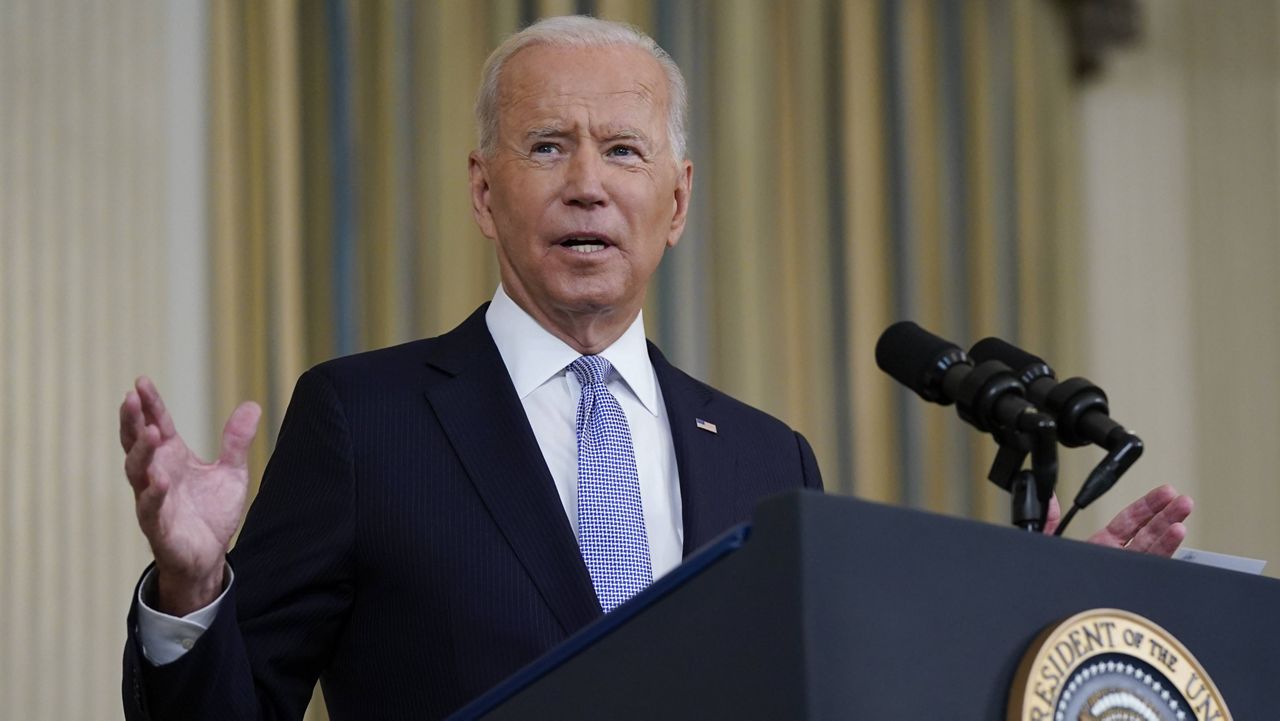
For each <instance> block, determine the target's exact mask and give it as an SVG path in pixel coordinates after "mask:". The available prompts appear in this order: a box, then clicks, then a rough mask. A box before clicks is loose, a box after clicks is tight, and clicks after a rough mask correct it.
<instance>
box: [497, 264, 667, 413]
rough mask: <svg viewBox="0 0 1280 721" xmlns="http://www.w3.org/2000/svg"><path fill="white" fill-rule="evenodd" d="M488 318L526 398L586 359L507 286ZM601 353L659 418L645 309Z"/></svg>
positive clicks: (500, 290) (518, 392)
mask: <svg viewBox="0 0 1280 721" xmlns="http://www.w3.org/2000/svg"><path fill="white" fill-rule="evenodd" d="M484 320H485V324H486V325H488V326H489V334H490V335H492V336H493V342H494V344H495V345H497V346H498V353H499V355H501V356H502V362H503V363H504V364H505V365H506V366H507V373H509V374H510V375H511V382H512V383H513V384H514V385H515V388H516V395H517V396H519V397H520V399H521V400H524V399H525V398H526V397H527V396H528V395H529V394H530V393H532V392H533V391H534V390H536V389H537V388H538V387H539V386H541V385H542V384H543V383H546V382H547V379H549V378H551V377H553V376H555V375H558V374H560V373H562V372H564V371H565V369H566V368H567V367H568V366H569V364H570V363H572V362H574V361H575V360H577V359H578V357H579V356H580V355H582V354H581V353H579V352H578V351H576V350H574V349H573V348H572V347H570V346H569V344H567V343H565V342H564V341H562V340H560V339H559V338H557V337H555V336H554V335H552V334H551V333H550V332H548V331H547V330H546V329H545V328H543V327H542V326H540V325H538V321H536V320H534V319H533V316H531V315H529V314H528V313H526V312H525V310H524V309H523V308H521V307H520V306H518V305H516V302H515V301H514V300H512V299H511V296H509V295H507V292H506V291H505V290H503V288H502V285H501V284H499V285H498V289H497V290H496V291H494V294H493V302H492V303H490V304H489V309H488V310H487V311H485V315H484ZM600 355H601V356H603V357H604V358H605V360H607V361H609V364H610V365H612V366H613V368H614V370H615V371H617V373H618V375H619V376H620V377H621V378H622V380H623V382H624V383H626V384H627V386H628V387H629V388H630V389H631V392H632V393H635V395H636V398H637V399H639V401H640V403H641V404H642V405H643V406H644V407H645V410H647V411H649V412H650V413H652V414H653V415H655V416H656V415H658V386H657V381H656V379H655V376H654V372H653V362H652V361H651V360H650V359H649V347H648V344H646V343H645V338H644V311H641V312H640V313H638V314H636V319H635V320H634V321H632V323H631V325H630V326H629V327H628V328H627V330H626V332H625V333H623V334H622V336H621V337H620V338H618V340H616V341H614V342H613V345H610V346H609V347H608V348H605V349H604V350H603V351H601V352H600Z"/></svg>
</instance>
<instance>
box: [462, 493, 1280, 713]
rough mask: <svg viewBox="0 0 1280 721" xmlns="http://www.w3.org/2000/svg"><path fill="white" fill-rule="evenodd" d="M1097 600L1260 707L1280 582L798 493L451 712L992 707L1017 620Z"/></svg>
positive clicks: (1025, 635)
mask: <svg viewBox="0 0 1280 721" xmlns="http://www.w3.org/2000/svg"><path fill="white" fill-rule="evenodd" d="M737 546H741V547H740V548H736V547H737ZM735 548H736V550H735ZM1099 607H1110V608H1119V609H1124V610H1128V611H1132V612H1134V613H1137V614H1140V615H1142V616H1145V617H1147V618H1149V619H1150V620H1152V621H1154V622H1155V623H1157V624H1159V625H1161V626H1163V627H1164V628H1165V629H1166V630H1168V631H1169V632H1170V633H1172V634H1173V635H1174V636H1176V637H1177V638H1178V639H1179V640H1180V641H1182V643H1183V644H1184V645H1185V646H1186V647H1187V648H1188V649H1189V650H1190V651H1191V653H1192V654H1193V655H1194V656H1195V657H1196V659H1197V660H1198V661H1199V662H1200V663H1201V665H1202V666H1203V667H1204V669H1205V670H1206V671H1207V672H1208V674H1209V675H1210V677H1211V678H1212V679H1213V680H1214V682H1215V683H1216V684H1217V686H1218V689H1219V690H1220V691H1221V692H1222V696H1223V698H1224V699H1225V701H1226V704H1227V706H1228V708H1230V709H1231V712H1232V714H1233V715H1234V717H1235V718H1236V719H1239V720H1242V721H1248V720H1249V719H1264V718H1275V717H1276V716H1275V709H1276V708H1277V698H1280V691H1275V690H1273V689H1274V687H1275V684H1276V679H1278V678H1280V582H1277V581H1275V580H1273V579H1267V578H1262V577H1255V576H1249V575H1245V574H1240V573H1235V572H1231V571H1223V570H1219V569H1215V568H1208V567H1204V566H1197V565H1193V564H1190V563H1186V562H1180V561H1171V560H1167V559H1163V558H1155V557H1151V556H1144V555H1140V554H1136V553H1130V552H1126V551H1119V550H1114V549H1108V548H1102V547H1098V546H1093V545H1089V544H1085V543H1079V542H1075V541H1069V540H1064V539H1060V538H1052V537H1047V536H1040V535H1033V534H1029V533H1026V532H1024V531H1018V530H1015V529H1011V528H1003V527H998V526H992V525H988V524H982V523H976V522H972V521H966V520H959V519H954V518H947V517H943V516H937V515H933V514H927V513H921V512H918V511H909V510H903V509H897V508H890V507H886V506H881V505H877V504H872V503H867V502H863V501H857V500H854V499H850V498H840V497H832V496H824V495H821V494H819V493H813V492H796V493H790V494H787V495H784V496H780V497H777V498H774V499H771V500H768V501H765V502H764V503H762V504H761V505H760V507H759V508H758V509H757V511H756V517H755V522H754V525H753V527H752V528H751V529H750V531H749V533H748V532H747V531H746V529H739V530H738V531H735V532H734V533H731V534H730V535H729V536H727V537H726V538H725V539H722V541H721V543H720V544H719V545H718V546H714V547H712V548H709V549H707V550H706V551H705V552H704V553H703V554H702V555H699V556H695V557H694V558H692V559H691V560H690V561H689V562H687V563H686V564H685V565H684V566H681V568H679V569H677V570H676V571H675V572H673V573H672V575H671V576H669V577H667V578H664V579H660V580H659V582H658V583H656V584H655V585H654V586H653V587H651V588H650V589H649V590H647V591H645V592H644V593H642V594H641V595H639V596H637V597H636V598H635V599H633V600H632V601H631V602H628V604H626V605H624V606H623V607H621V608H620V609H618V610H617V611H615V612H614V613H612V614H610V615H608V616H606V617H605V618H603V619H601V620H600V621H599V622H597V623H596V624H593V625H592V626H590V627H588V628H586V629H583V631H581V632H580V633H579V634H578V635H577V636H575V637H573V638H571V639H570V640H569V641H567V642H566V643H565V644H564V646H562V647H561V648H558V649H554V650H553V651H551V652H550V653H548V654H547V656H546V657H544V658H543V659H540V660H539V661H538V662H535V663H534V664H532V665H531V666H530V667H528V668H526V669H524V670H523V671H521V672H520V673H518V674H516V675H515V676H513V677H512V678H511V679H508V681H507V682H506V683H504V684H503V685H501V686H499V687H498V688H496V689H494V691H493V692H491V693H490V694H487V695H486V696H484V697H481V698H480V699H477V701H476V702H474V703H472V704H470V705H469V706H467V707H466V708H464V709H462V710H461V711H460V712H459V713H458V714H457V715H456V716H455V717H454V718H484V719H495V720H497V719H604V718H607V719H659V718H661V719H713V718H714V719H720V718H724V719H729V718H733V719H769V720H778V719H788V720H789V719H877V720H879V719H929V718H946V719H975V720H976V719H982V720H983V721H990V720H991V719H1000V718H1004V717H1005V713H1006V705H1007V703H1008V694H1009V690H1010V685H1011V683H1012V680H1013V677H1014V674H1015V671H1016V669H1017V666H1018V663H1019V661H1020V660H1021V658H1022V656H1023V654H1024V653H1025V652H1026V651H1027V649H1028V646H1029V645H1030V644H1031V642H1032V640H1033V639H1034V637H1035V636H1036V635H1037V634H1038V633H1039V632H1040V631H1042V630H1043V629H1044V628H1045V627H1047V626H1049V625H1051V624H1053V623H1056V622H1057V621H1060V620H1062V619H1064V618H1066V617H1068V616H1071V615H1073V614H1075V613H1077V612H1079V611H1082V610H1086V609H1091V608H1099Z"/></svg>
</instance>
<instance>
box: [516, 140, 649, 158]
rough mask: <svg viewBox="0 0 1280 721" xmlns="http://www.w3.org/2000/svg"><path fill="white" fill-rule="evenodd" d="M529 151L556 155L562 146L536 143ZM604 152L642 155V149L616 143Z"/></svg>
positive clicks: (619, 154) (617, 154) (621, 155)
mask: <svg viewBox="0 0 1280 721" xmlns="http://www.w3.org/2000/svg"><path fill="white" fill-rule="evenodd" d="M529 152H530V154H531V155H554V154H556V153H559V152H561V148H560V146H559V145H558V144H556V143H536V144H535V145H534V146H533V147H532V148H531V149H530V151H529ZM604 154H605V156H607V157H610V158H638V157H640V151H639V150H637V149H636V148H634V147H633V146H630V145H615V146H613V147H611V148H609V149H608V150H606V151H605V153H604Z"/></svg>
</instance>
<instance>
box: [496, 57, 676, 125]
mask: <svg viewBox="0 0 1280 721" xmlns="http://www.w3.org/2000/svg"><path fill="white" fill-rule="evenodd" d="M540 49H542V48H528V49H526V50H523V51H521V52H520V53H518V54H517V56H519V55H523V54H525V53H526V52H530V51H534V52H536V51H538V50H540ZM552 52H555V51H552ZM587 52H588V54H594V53H591V51H587ZM643 58H644V59H645V60H648V61H650V62H651V63H652V67H648V66H642V67H635V66H634V64H633V65H628V66H626V71H625V72H626V74H623V72H622V71H620V70H619V69H618V68H615V67H611V65H612V64H611V63H610V62H609V60H612V58H601V57H597V58H595V60H600V61H603V65H604V67H603V68H602V69H601V70H599V71H596V70H595V69H594V67H592V66H590V65H588V67H589V68H590V69H585V68H582V67H576V68H569V69H566V71H564V72H557V71H550V72H545V73H536V72H533V71H531V70H529V69H527V68H526V67H523V66H518V65H515V64H512V65H509V66H507V67H506V68H504V69H503V72H502V75H501V76H500V77H499V83H498V103H497V110H498V127H499V129H500V132H501V130H502V129H507V130H511V129H514V130H516V131H517V132H520V133H523V132H524V131H525V130H527V129H528V127H530V126H538V125H550V124H553V123H549V122H548V121H550V120H554V119H556V118H563V119H565V120H568V119H569V118H567V117H564V116H565V115H566V114H568V113H573V112H576V111H578V110H586V111H587V112H588V113H589V114H591V115H592V116H594V117H593V118H592V122H593V123H594V122H596V121H599V122H602V123H604V124H608V125H618V124H626V125H636V124H637V123H638V122H642V123H644V124H648V123H649V122H652V123H654V124H655V127H654V128H653V129H652V131H653V134H654V135H659V134H661V133H660V130H661V128H663V127H665V123H666V115H665V113H666V108H665V105H666V97H665V93H664V92H663V91H664V90H665V87H666V86H665V76H661V68H660V67H658V65H657V63H656V61H653V60H652V58H650V57H649V56H648V55H647V54H646V55H644V56H643ZM586 62H587V63H590V62H592V60H588V61H586ZM641 62H642V63H643V62H644V60H641ZM611 71H612V72H611ZM637 76H639V77H637ZM623 114H631V115H632V117H630V118H628V119H626V120H623V119H621V118H618V117H617V116H618V115H623ZM637 116H639V117H637ZM513 124H514V125H515V126H516V127H515V128H512V125H513Z"/></svg>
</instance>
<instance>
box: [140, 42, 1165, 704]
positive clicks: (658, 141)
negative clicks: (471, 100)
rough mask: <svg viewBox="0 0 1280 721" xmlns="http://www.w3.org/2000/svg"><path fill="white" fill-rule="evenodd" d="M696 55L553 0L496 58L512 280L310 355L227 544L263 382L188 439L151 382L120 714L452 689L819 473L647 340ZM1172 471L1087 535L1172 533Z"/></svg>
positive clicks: (503, 664)
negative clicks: (434, 319)
mask: <svg viewBox="0 0 1280 721" xmlns="http://www.w3.org/2000/svg"><path fill="white" fill-rule="evenodd" d="M684 107H685V93H684V83H683V80H682V78H681V76H680V73H679V71H678V69H677V68H676V66H675V65H674V63H672V61H671V59H670V58H669V57H668V56H667V54H666V53H665V52H663V51H662V50H661V49H660V48H659V47H658V46H657V45H656V44H654V42H653V41H652V40H651V39H649V38H648V37H646V36H644V35H642V34H640V33H638V32H636V31H634V30H632V29H630V28H628V27H625V26H620V25H617V24H613V23H607V22H603V21H598V20H593V19H589V18H557V19H552V20H547V21H543V22H541V23H538V24H536V25H534V26H531V27H530V28H528V29H526V30H524V31H523V32H521V33H518V34H516V35H514V36H512V37H511V38H509V39H508V40H507V41H506V42H505V43H504V44H503V45H502V46H501V47H499V48H498V49H497V50H495V51H494V53H493V55H492V56H491V57H490V59H489V61H488V63H487V64H486V66H485V69H484V77H483V86H482V88H481V93H480V96H479V100H478V102H477V121H478V123H479V126H480V148H479V149H478V150H477V151H476V152H474V153H472V154H471V156H470V182H471V197H472V207H473V212H474V215H475V218H476V222H477V223H478V224H479V226H480V228H481V230H482V231H483V232H484V234H485V235H486V236H487V237H488V238H490V239H491V240H492V241H493V242H494V246H495V249H496V251H497V254H498V261H499V266H500V269H501V280H502V283H501V286H500V287H499V288H498V289H497V291H496V293H495V295H494V298H493V301H492V302H491V303H489V304H487V305H486V306H484V307H482V308H480V309H479V310H477V311H476V312H475V313H474V314H473V315H472V316H471V317H470V318H468V319H467V320H465V321H464V322H463V323H462V324H461V325H460V326H458V328H456V329H455V330H453V331H451V332H449V333H447V334H445V335H443V336H440V337H438V338H431V339H427V340H422V341H417V342H413V343H408V344H405V345H402V346H398V347H395V348H388V349H384V350H380V351H373V352H370V353H364V354H360V355H356V356H352V357H348V358H341V359H337V360H334V361H330V362H327V363H324V364H321V365H319V366H317V367H315V368H313V369H311V370H310V371H308V372H307V373H305V374H304V375H303V376H302V378H301V379H300V380H299V381H298V385H297V388H296V390H295V392H294V397H293V400H292V401H291V403H290V406H289V410H288V413H287V415H286V417H285V420H284V424H283V427H282V428H281V432H280V436H279V439H278V442H277V446H276V449H275V452H274V454H273V456H272V458H271V461H270V463H269V464H268V467H267V470H266V473H265V476H264V479H263V482H262V486H261V492H260V493H259V495H258V497H257V499H256V500H255V502H254V504H253V507H252V509H251V510H250V512H249V514H248V517H247V519H246V521H245V526H244V530H243V533H242V534H241V537H240V540H239V542H238V544H237V545H236V548H235V549H234V550H233V551H232V552H231V553H230V556H229V559H227V558H226V557H225V556H224V554H225V551H226V548H227V545H228V543H229V542H230V539H231V537H232V535H233V534H234V532H235V529H236V526H237V523H238V521H239V518H240V514H241V512H242V509H243V505H244V499H245V493H246V488H247V485H248V478H247V472H246V468H245V453H246V448H247V446H248V444H249V442H250V440H251V439H252V437H253V435H254V433H255V429H256V426H257V421H258V416H259V411H258V409H257V407H256V406H255V405H254V404H252V403H246V404H243V405H241V406H240V407H239V408H238V409H236V411H235V412H234V413H233V414H232V416H231V418H230V419H229V420H228V421H227V425H226V429H225V431H224V436H223V445H222V451H221V455H220V456H219V458H218V460H217V461H216V462H214V463H212V464H209V463H204V462H202V461H200V460H199V459H197V458H196V457H195V456H194V455H193V454H192V453H191V452H190V451H189V450H188V449H187V447H186V446H185V444H184V443H183V442H182V439H181V438H180V437H179V436H178V435H177V433H176V431H175V429H174V426H173V422H172V420H171V419H170V417H169V415H168V414H167V412H166V411H165V409H164V405H163V402H162V401H161V399H160V396H159V394H158V393H157V392H156V390H155V388H154V386H153V385H152V384H151V383H150V381H148V380H146V379H145V378H142V379H139V381H138V383H137V387H136V390H134V391H131V392H130V393H129V394H128V396H127V397H126V399H125V401H124V404H123V405H122V406H121V413H120V424H121V443H122V445H123V446H124V448H125V451H126V454H127V455H126V461H125V468H126V474H127V475H128V477H129V481H130V483H131V485H132V486H133V489H134V492H135V495H136V503H137V515H138V520H139V524H140V525H141V527H142V530H143V532H144V533H145V534H146V536H147V539H148V540H149V542H150V544H151V548H152V551H153V553H154V556H155V563H154V565H153V567H152V568H151V569H149V570H148V572H147V574H146V575H145V576H144V577H143V580H142V581H141V582H140V584H139V589H138V593H137V598H136V602H135V604H134V608H133V610H132V611H131V613H130V617H129V641H128V645H127V647H126V650H125V675H124V688H123V691H124V703H125V710H126V715H127V716H128V717H129V718H130V719H206V718H207V719H256V718H262V719H296V718H300V717H301V716H302V713H303V711H304V709H305V707H306V704H307V701H308V699H309V698H310V694H311V689H312V687H313V686H314V684H315V682H316V679H317V678H319V679H320V680H321V683H322V684H323V688H324V693H325V698H326V701H327V704H328V707H329V710H330V714H331V716H332V718H334V719H375V718H376V719H384V718H406V719H407V718H415V719H417V718H438V717H442V716H444V715H446V714H448V713H449V712H450V711H452V710H454V709H457V708H458V707H459V706H461V705H462V704H463V703H465V702H466V701H467V700H469V699H471V698H473V697H474V696H476V695H478V694H479V693H481V692H483V691H484V690H485V689H487V688H488V687H490V686H491V685H493V684H494V683H496V682H498V681H500V680H501V679H502V678H503V677H504V676H506V675H507V674H509V673H511V672H512V671H514V670H516V669H517V668H519V667H520V666H521V665H523V664H524V663H526V662H528V661H530V660H532V659H533V658H535V657H537V656H538V655H539V654H541V653H543V652H544V651H546V650H547V649H549V648H551V647H552V646H554V645H555V644H557V643H558V642H560V641H562V640H563V639H565V638H566V637H567V636H568V635H570V634H571V633H573V632H574V631H576V630H578V629H579V628H581V627H582V626H584V625H586V624H587V623H589V622H591V621H592V620H594V619H596V618H598V617H599V616H600V615H601V614H602V613H605V612H607V611H609V610H611V609H612V608H614V607H615V606H617V605H618V604H619V603H622V602H623V601H625V600H626V599H627V598H629V597H630V596H631V595H633V594H634V593H635V592H636V591H638V590H639V589H641V588H643V587H644V586H645V585H646V584H647V583H649V582H650V581H651V580H652V579H653V578H655V577H657V576H659V575H661V574H663V573H665V572H666V571H668V570H670V569H671V568H672V567H674V566H675V565H676V564H678V563H679V562H680V560H681V558H682V557H683V556H685V555H687V554H688V553H689V552H691V551H692V550H693V549H696V548H697V547H698V546H700V545H701V544H703V543H705V542H706V541H708V540H709V539H711V538H712V537H714V536H715V535H716V534H717V533H719V532H720V531H722V530H724V529H725V528H727V527H729V526H731V525H732V524H734V523H736V522H738V521H741V520H744V519H746V518H747V517H748V516H749V513H750V511H751V509H752V507H753V506H754V504H755V502H756V501H757V500H759V499H760V498H762V497H764V496H766V495H769V494H771V493H775V492H777V491H782V490H785V489H789V488H800V487H810V488H821V479H820V477H819V474H818V469H817V465H816V462H815V460H814V456H813V453H812V451H811V450H810V448H809V446H808V444H807V442H806V441H805V440H804V438H802V437H801V436H800V435H798V434H796V433H794V432H793V431H791V430H790V429H789V428H787V427H786V426H785V425H783V424H782V423H781V422H779V421H777V420H775V419H773V418H770V417H769V416H767V415H765V414H763V413H761V412H759V411H756V410H754V409H752V408H749V407H747V406H745V405H743V404H742V403H739V402H737V401H734V400H733V399H731V398H729V397H727V396H725V395H723V394H721V393H719V392H718V391H716V390H714V389H712V388H710V387H708V386H706V385H704V384H702V383H700V382H698V381H696V380H694V379H692V378H690V377H689V376H687V375H685V374H684V373H682V372H680V371H679V370H677V369H676V368H674V367H672V366H671V365H670V364H669V363H668V362H667V361H666V360H665V358H663V356H662V354H661V353H660V352H659V351H658V350H657V349H656V348H655V347H653V346H652V345H648V344H647V343H646V341H645V339H644V334H643V324H642V321H641V306H642V304H643V301H644V297H645V292H646V289H647V286H648V282H649V279H650V277H651V276H652V274H653V272H654V270H655V268H656V267H657V265H658V262H659V261H660V260H661V258H662V255H663V253H664V252H665V251H666V249H667V248H669V247H672V246H674V245H675V244H676V242H677V241H678V240H679V239H680V235H681V232H682V231H683V229H684V224H685V217H686V213H687V212H688V208H689V196H690V191H691V187H692V176H693V168H692V165H691V164H690V162H689V161H688V160H687V159H685V154H684V130H683V127H684V123H683V120H684V117H683V116H684ZM1189 503H1190V502H1189V500H1188V499H1185V498H1182V497H1177V496H1176V494H1174V493H1172V492H1171V491H1169V490H1168V489H1158V490H1157V491H1156V492H1153V494H1150V495H1149V496H1148V498H1147V499H1143V501H1140V502H1139V503H1137V504H1134V506H1132V507H1131V508H1130V509H1127V511H1126V514H1122V516H1121V517H1120V518H1118V519H1117V521H1116V523H1115V524H1113V526H1112V527H1111V528H1110V531H1104V532H1102V534H1100V535H1099V536H1098V538H1097V539H1096V540H1099V541H1101V542H1109V543H1122V542H1132V543H1133V544H1136V545H1140V546H1143V547H1150V548H1151V549H1152V550H1156V551H1159V552H1168V551H1171V550H1172V548H1173V547H1175V546H1176V545H1177V544H1178V542H1179V541H1180V540H1181V537H1182V533H1183V531H1182V526H1181V524H1180V522H1181V521H1182V520H1183V519H1184V518H1185V517H1186V514H1187V513H1188V512H1189V510H1190V506H1189Z"/></svg>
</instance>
